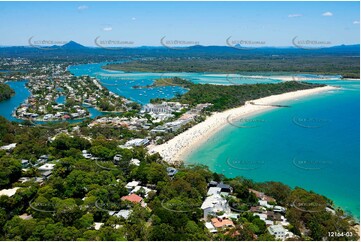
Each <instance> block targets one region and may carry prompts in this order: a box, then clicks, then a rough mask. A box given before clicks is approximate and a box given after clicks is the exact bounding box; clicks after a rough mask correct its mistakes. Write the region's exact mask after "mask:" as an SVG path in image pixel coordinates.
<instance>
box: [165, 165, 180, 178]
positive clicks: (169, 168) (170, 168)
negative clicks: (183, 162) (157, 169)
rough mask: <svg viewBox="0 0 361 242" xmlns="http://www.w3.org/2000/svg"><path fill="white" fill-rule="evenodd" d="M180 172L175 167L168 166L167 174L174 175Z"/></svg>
mask: <svg viewBox="0 0 361 242" xmlns="http://www.w3.org/2000/svg"><path fill="white" fill-rule="evenodd" d="M177 173H178V170H177V169H176V168H174V167H167V174H168V176H174V175H175V174H177Z"/></svg>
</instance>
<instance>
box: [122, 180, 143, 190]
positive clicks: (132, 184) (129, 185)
mask: <svg viewBox="0 0 361 242" xmlns="http://www.w3.org/2000/svg"><path fill="white" fill-rule="evenodd" d="M139 184H140V181H131V182H128V183H127V185H125V188H126V189H127V190H128V191H129V192H130V191H131V190H133V189H134V188H135V187H136V186H139Z"/></svg>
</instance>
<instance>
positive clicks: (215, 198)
mask: <svg viewBox="0 0 361 242" xmlns="http://www.w3.org/2000/svg"><path fill="white" fill-rule="evenodd" d="M201 209H202V210H203V218H204V219H205V220H207V218H208V215H212V216H216V214H217V213H218V212H224V213H230V212H231V209H230V207H229V205H228V202H227V200H226V199H224V198H223V197H222V196H221V195H219V194H213V195H211V196H209V197H207V198H206V199H205V200H204V202H203V204H202V206H201Z"/></svg>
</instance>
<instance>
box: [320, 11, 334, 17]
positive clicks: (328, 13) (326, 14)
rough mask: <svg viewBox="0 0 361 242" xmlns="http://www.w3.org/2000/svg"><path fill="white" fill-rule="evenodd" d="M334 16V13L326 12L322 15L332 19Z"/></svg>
mask: <svg viewBox="0 0 361 242" xmlns="http://www.w3.org/2000/svg"><path fill="white" fill-rule="evenodd" d="M332 15H333V13H331V12H324V13H323V14H322V16H325V17H331V16H332Z"/></svg>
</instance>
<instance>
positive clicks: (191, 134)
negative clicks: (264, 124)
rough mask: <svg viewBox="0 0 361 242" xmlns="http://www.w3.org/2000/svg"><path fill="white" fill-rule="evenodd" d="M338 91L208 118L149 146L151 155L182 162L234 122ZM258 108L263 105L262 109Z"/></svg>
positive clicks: (294, 95) (274, 100)
mask: <svg viewBox="0 0 361 242" xmlns="http://www.w3.org/2000/svg"><path fill="white" fill-rule="evenodd" d="M334 89H337V88H336V87H332V86H325V87H318V88H313V89H307V90H299V91H295V92H288V93H283V94H280V95H273V96H269V97H264V98H260V99H256V100H250V101H248V102H247V103H246V104H245V105H243V106H241V107H238V108H234V109H229V110H226V111H224V112H220V113H213V114H212V115H211V116H209V117H207V119H206V120H205V121H203V122H201V123H199V124H197V125H195V126H193V127H192V128H190V129H188V130H186V131H185V132H183V133H181V134H179V135H177V136H176V137H174V138H173V139H171V140H169V141H167V142H166V143H164V144H161V145H153V146H148V150H149V153H151V154H153V153H156V152H158V153H159V154H160V155H161V156H162V157H163V159H164V160H165V161H167V162H169V163H174V162H176V161H177V162H178V161H182V160H183V159H184V157H186V156H187V155H188V154H190V153H192V152H193V151H194V150H196V149H197V148H198V147H199V146H200V145H201V144H202V143H204V142H206V141H207V140H209V139H210V138H211V137H212V136H213V135H214V134H215V133H217V132H218V131H219V130H221V129H222V128H223V127H225V126H226V125H234V124H233V123H232V122H236V120H240V119H241V118H244V119H245V118H247V117H249V116H252V115H255V114H258V113H261V112H264V111H266V110H270V109H273V108H277V107H272V106H267V105H272V104H279V103H281V102H283V101H288V100H295V99H299V98H301V97H305V96H309V95H315V94H318V93H321V92H326V91H330V90H334ZM252 103H253V104H252ZM254 104H261V105H262V106H261V105H254Z"/></svg>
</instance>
